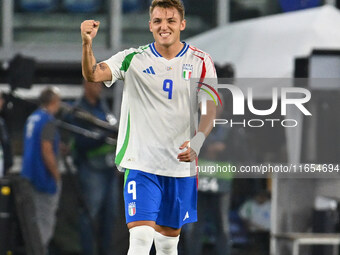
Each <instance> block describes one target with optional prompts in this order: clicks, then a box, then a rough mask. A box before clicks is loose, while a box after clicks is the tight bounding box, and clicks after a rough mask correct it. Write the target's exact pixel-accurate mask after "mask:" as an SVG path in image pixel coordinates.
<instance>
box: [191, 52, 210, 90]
mask: <svg viewBox="0 0 340 255" xmlns="http://www.w3.org/2000/svg"><path fill="white" fill-rule="evenodd" d="M194 56H196V57H198V58H200V59H201V60H202V61H203V64H202V73H201V77H200V84H199V85H198V87H199V88H200V87H202V82H203V81H204V78H205V75H206V72H207V69H206V67H205V62H204V58H203V57H200V56H197V55H195V54H194Z"/></svg>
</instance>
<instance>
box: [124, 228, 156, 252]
mask: <svg viewBox="0 0 340 255" xmlns="http://www.w3.org/2000/svg"><path fill="white" fill-rule="evenodd" d="M129 231H130V247H129V251H128V255H147V254H149V252H150V249H151V246H152V242H153V238H154V234H155V230H154V228H152V227H150V226H137V227H133V228H131V229H130V230H129Z"/></svg>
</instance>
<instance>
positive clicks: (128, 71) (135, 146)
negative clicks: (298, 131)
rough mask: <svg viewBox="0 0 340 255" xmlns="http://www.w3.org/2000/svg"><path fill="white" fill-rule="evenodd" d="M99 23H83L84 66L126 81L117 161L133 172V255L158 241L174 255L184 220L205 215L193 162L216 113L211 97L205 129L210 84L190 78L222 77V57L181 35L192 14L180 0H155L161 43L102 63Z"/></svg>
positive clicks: (129, 211) (127, 190)
mask: <svg viewBox="0 0 340 255" xmlns="http://www.w3.org/2000/svg"><path fill="white" fill-rule="evenodd" d="M99 24H100V23H99V21H94V20H86V21H84V22H83V23H82V24H81V36H82V41H83V55H82V72H83V76H84V77H85V79H86V80H88V81H92V82H100V81H103V82H104V83H105V85H106V86H111V85H112V84H113V83H114V82H115V81H116V80H117V79H122V80H124V91H123V98H122V107H121V119H120V124H119V134H118V142H117V152H116V164H117V166H118V168H119V169H121V170H122V171H125V182H124V200H125V214H126V222H127V226H128V228H129V231H130V246H129V251H128V255H146V254H149V251H150V248H151V246H152V243H153V241H154V242H155V247H156V251H157V254H158V255H167V254H169V255H174V254H177V244H178V240H179V234H180V231H181V227H182V225H183V224H186V223H190V222H195V221H197V209H196V205H197V178H196V173H195V171H192V168H191V167H190V166H191V163H190V162H193V161H195V159H196V157H197V155H198V154H199V151H200V148H201V146H202V144H203V142H204V139H205V137H206V136H207V135H208V134H209V133H210V131H211V129H212V122H213V119H214V118H215V112H216V106H215V104H214V102H213V101H209V100H208V101H207V103H206V106H207V107H206V109H207V114H205V115H201V118H200V123H199V126H198V129H197V124H195V120H197V115H198V104H199V103H200V102H201V96H202V94H201V93H202V90H199V91H198V89H197V87H198V86H199V85H198V84H196V85H195V86H193V85H191V84H190V77H195V78H200V80H201V81H204V79H205V78H216V72H215V68H214V64H213V62H212V60H211V58H210V56H209V55H208V54H206V53H204V52H203V51H201V50H198V49H197V48H195V47H193V46H190V45H188V44H187V43H185V42H181V40H180V33H181V31H183V30H184V29H185V26H186V21H185V19H184V6H183V4H182V2H181V1H180V0H153V1H152V3H151V6H150V21H149V28H150V31H151V32H152V34H153V37H154V39H155V42H153V43H150V44H148V45H145V46H142V47H139V48H138V49H134V48H131V49H128V50H124V51H122V52H119V53H117V54H115V55H114V56H112V57H111V58H109V59H108V60H106V61H104V62H101V63H99V64H97V63H96V59H95V57H94V54H93V51H92V41H93V39H94V38H95V36H96V34H97V32H98V29H99ZM191 134H195V135H192V136H193V137H192V136H191ZM189 141H190V143H189ZM193 163H194V162H193Z"/></svg>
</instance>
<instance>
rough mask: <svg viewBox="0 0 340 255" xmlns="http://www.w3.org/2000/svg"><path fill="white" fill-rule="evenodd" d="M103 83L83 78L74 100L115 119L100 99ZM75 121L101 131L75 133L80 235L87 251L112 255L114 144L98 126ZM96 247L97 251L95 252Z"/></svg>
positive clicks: (104, 117)
mask: <svg viewBox="0 0 340 255" xmlns="http://www.w3.org/2000/svg"><path fill="white" fill-rule="evenodd" d="M102 86H103V85H102V83H92V82H87V81H83V87H84V95H83V96H82V97H81V98H80V99H79V100H77V101H76V102H75V105H74V107H75V109H79V110H83V111H86V112H88V113H90V114H91V115H93V116H94V117H96V118H98V119H100V120H102V121H105V122H108V121H110V120H112V117H113V115H111V114H110V111H109V108H108V106H107V104H106V102H105V101H104V100H103V99H101V97H100V95H101V92H102ZM72 122H73V124H74V125H76V126H79V127H81V128H84V129H86V130H89V131H94V132H99V133H102V134H103V135H102V137H99V138H98V139H93V138H89V137H86V136H84V135H80V134H78V135H75V139H74V146H73V152H74V153H73V155H74V164H75V165H76V167H77V172H78V179H79V184H80V191H81V195H82V199H83V200H84V203H85V206H86V209H85V210H84V208H83V210H82V212H81V216H80V238H81V246H82V249H83V254H84V255H93V254H99V255H106V254H110V255H112V254H113V253H112V248H111V245H112V238H113V236H112V234H113V227H114V221H115V210H116V205H115V204H116V203H115V201H116V196H117V192H116V186H117V185H115V180H116V178H115V169H114V167H115V166H114V153H115V146H114V145H109V144H107V143H106V135H105V134H104V133H103V132H102V131H100V130H99V128H98V127H97V126H95V125H94V124H93V123H90V122H88V121H85V120H81V119H78V118H73V121H72ZM96 250H97V253H96V252H95V251H96Z"/></svg>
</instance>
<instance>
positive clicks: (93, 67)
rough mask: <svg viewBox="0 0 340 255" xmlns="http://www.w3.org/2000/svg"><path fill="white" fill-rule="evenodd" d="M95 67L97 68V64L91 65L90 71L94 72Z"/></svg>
mask: <svg viewBox="0 0 340 255" xmlns="http://www.w3.org/2000/svg"><path fill="white" fill-rule="evenodd" d="M96 69H97V64H95V65H93V66H92V73H94V72H95V71H96Z"/></svg>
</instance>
